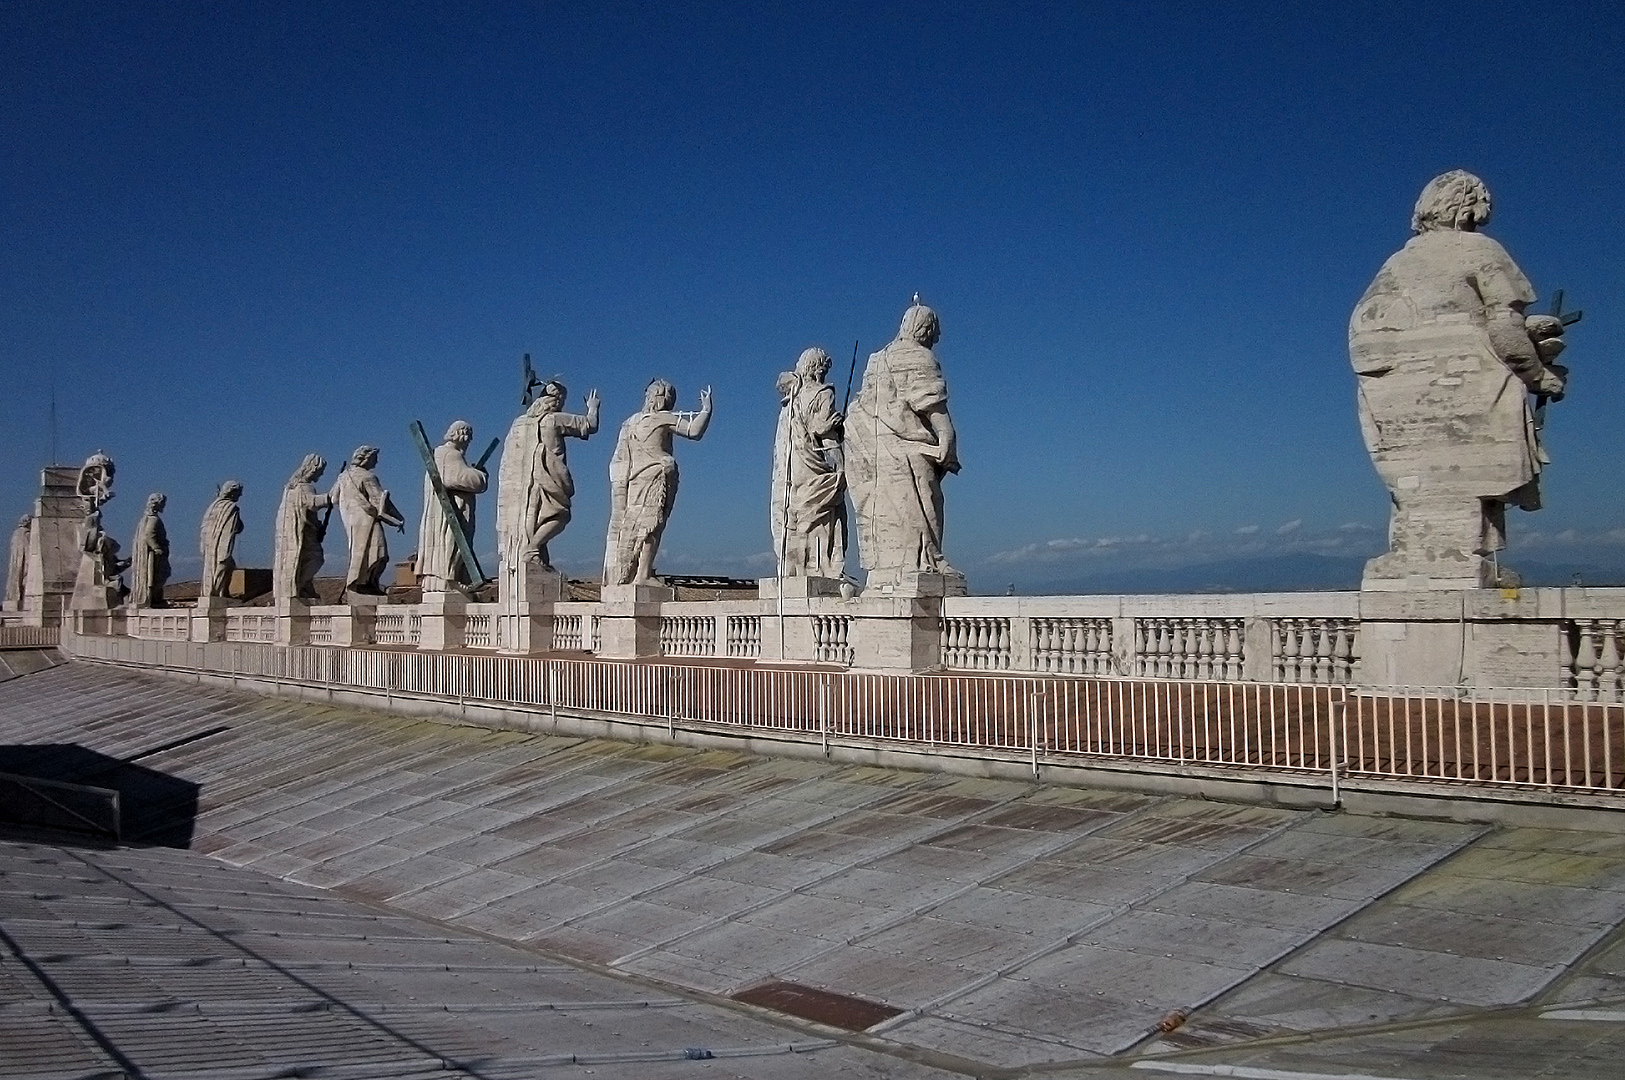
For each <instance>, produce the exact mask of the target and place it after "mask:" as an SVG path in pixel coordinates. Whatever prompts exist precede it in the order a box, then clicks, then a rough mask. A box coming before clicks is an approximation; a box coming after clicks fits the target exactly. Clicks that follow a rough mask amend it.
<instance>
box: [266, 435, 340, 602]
mask: <svg viewBox="0 0 1625 1080" xmlns="http://www.w3.org/2000/svg"><path fill="white" fill-rule="evenodd" d="M326 471H327V461H326V459H324V458H323V457H322V456H321V455H320V454H306V455H305V460H303V461H301V462H300V463H299V467H298V468H297V469H295V470H294V471H293V475H292V476H290V477H289V478H288V486H287V487H286V488H284V489H283V491H282V502H281V504H280V505H279V506H278V507H277V511H276V553H275V557H274V559H273V561H272V564H271V595H272V596H273V597H275V598H276V599H277V600H296V599H297V600H314V599H316V574H317V572H318V571H320V570H321V568H322V540H323V538H324V537H326V535H327V520H328V517H329V516H330V515H331V514H332V512H333V511H332V506H333V497H332V495H331V494H328V493H324V492H320V491H317V490H316V481H318V480H320V479H321V478H322V473H324V472H326ZM324 511H325V512H324Z"/></svg>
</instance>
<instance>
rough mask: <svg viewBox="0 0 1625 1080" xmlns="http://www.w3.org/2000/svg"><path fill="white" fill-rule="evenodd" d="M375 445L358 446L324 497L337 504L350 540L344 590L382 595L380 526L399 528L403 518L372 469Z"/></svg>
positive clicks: (385, 547) (385, 548)
mask: <svg viewBox="0 0 1625 1080" xmlns="http://www.w3.org/2000/svg"><path fill="white" fill-rule="evenodd" d="M377 465H378V448H377V447H373V446H358V447H356V449H355V453H353V454H351V455H350V464H349V466H348V467H347V468H345V469H344V470H343V471H342V472H340V473H339V475H338V479H336V480H334V481H333V489H332V490H331V491H330V492H328V497H329V498H331V499H332V500H333V504H334V505H335V506H337V507H338V510H339V517H340V518H342V519H343V521H344V533H345V536H346V538H347V539H348V540H349V543H350V562H349V566H348V568H347V569H346V570H345V574H344V588H345V591H346V592H351V593H358V594H360V595H362V596H382V595H383V592H384V588H383V576H384V570H385V569H386V568H387V567H388V566H389V542H388V540H386V539H385V537H384V526H385V525H390V526H393V527H394V528H397V529H401V528H403V525H404V520H405V519H404V518H402V517H401V512H400V511H399V510H398V509H396V508H395V502H394V500H392V499H391V498H390V497H389V492H388V491H387V490H385V488H384V485H383V484H382V483H380V482H379V480H378V474H377V473H376V472H375V471H374V470H375V469H376V468H377Z"/></svg>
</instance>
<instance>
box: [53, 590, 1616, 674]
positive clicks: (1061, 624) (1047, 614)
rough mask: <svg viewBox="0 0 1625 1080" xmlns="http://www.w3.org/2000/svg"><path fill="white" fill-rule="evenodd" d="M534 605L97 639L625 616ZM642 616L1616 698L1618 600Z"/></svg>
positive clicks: (386, 609) (582, 641) (757, 648)
mask: <svg viewBox="0 0 1625 1080" xmlns="http://www.w3.org/2000/svg"><path fill="white" fill-rule="evenodd" d="M216 604H217V605H218V602H216ZM535 608H536V611H535V612H534V613H533V615H532V616H530V618H532V619H533V620H534V626H535V627H536V629H535V630H533V631H532V634H531V637H530V639H529V640H531V641H532V642H545V643H546V644H545V645H539V644H538V645H533V647H532V648H530V649H528V650H526V649H520V650H514V649H512V648H505V647H504V646H503V644H502V641H501V638H500V634H499V629H500V625H501V619H502V615H501V613H500V610H499V606H498V605H497V604H474V603H467V602H464V601H462V600H461V598H455V599H453V600H452V601H445V600H437V601H436V602H434V603H423V604H417V605H411V604H388V603H384V604H356V605H330V606H320V605H305V604H287V603H285V604H283V605H281V606H278V607H271V608H259V607H255V608H244V607H229V608H228V607H223V606H212V607H211V606H209V605H207V604H206V605H204V606H203V607H200V608H198V609H196V610H193V609H189V608H184V607H180V608H166V609H161V610H141V611H128V610H121V611H120V612H118V613H116V617H114V618H110V619H109V620H107V621H106V623H105V624H104V625H103V626H100V627H97V628H94V630H93V632H97V633H110V634H114V635H121V636H128V637H132V638H137V639H147V640H155V641H186V640H193V641H222V640H223V641H238V642H246V643H260V644H271V643H277V644H300V645H304V644H309V645H331V646H361V645H376V646H385V647H393V648H404V649H421V650H425V651H436V650H463V649H467V650H477V651H492V652H514V651H520V652H524V651H530V652H584V653H601V652H602V646H603V639H602V636H601V632H600V624H601V622H602V621H603V620H604V619H605V618H610V617H612V616H613V617H615V618H626V616H625V615H624V614H615V613H613V612H609V609H608V608H606V607H605V605H602V604H598V603H583V602H565V601H558V602H552V603H546V604H537V605H535ZM606 612H609V613H608V614H606ZM635 618H637V619H641V620H646V621H647V623H648V626H649V630H648V636H647V638H645V639H640V640H646V641H647V642H648V643H649V644H648V646H647V648H648V649H649V652H648V655H651V656H667V657H684V658H717V659H727V660H732V661H735V662H746V663H749V662H755V661H763V662H767V663H779V662H789V663H795V662H802V663H812V664H820V665H833V666H838V667H851V668H856V669H859V670H879V671H898V670H911V671H928V670H933V669H939V668H940V669H946V670H949V671H965V672H988V673H1000V672H1008V673H1014V674H1019V673H1035V674H1054V675H1081V676H1095V677H1118V678H1134V679H1156V680H1173V681H1181V682H1252V683H1278V684H1300V685H1319V686H1332V685H1364V686H1417V687H1422V686H1425V687H1452V686H1455V687H1529V688H1549V689H1551V690H1554V691H1559V692H1561V693H1562V695H1563V696H1564V697H1565V698H1567V699H1569V700H1581V701H1600V702H1625V589H1581V588H1575V589H1528V590H1507V591H1505V592H1503V591H1501V590H1473V591H1469V592H1457V593H1423V594H1414V595H1409V594H1396V593H1364V594H1362V593H1354V592H1341V593H1259V594H1236V595H1218V596H1205V595H1197V596H1192V595H1186V596H1177V595H1169V596H1043V597H1010V596H981V597H976V596H972V597H945V598H944V597H937V598H923V599H922V598H890V597H882V598H865V597H862V596H859V597H849V598H843V597H840V596H838V595H830V596H822V595H815V596H800V597H786V598H783V599H780V598H776V597H772V596H767V597H763V598H761V599H752V600H726V601H704V602H695V601H688V602H676V601H663V602H662V601H659V600H656V601H653V602H651V603H648V604H646V606H645V607H644V608H640V609H639V613H638V614H636V615H635ZM79 632H81V633H85V632H92V631H90V630H87V629H86V628H84V627H81V628H79ZM641 647H643V646H640V648H641ZM638 655H644V654H643V653H641V652H640V653H639V654H638Z"/></svg>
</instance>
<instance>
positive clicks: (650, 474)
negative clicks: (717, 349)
mask: <svg viewBox="0 0 1625 1080" xmlns="http://www.w3.org/2000/svg"><path fill="white" fill-rule="evenodd" d="M676 403H677V390H676V388H675V387H673V386H672V385H671V383H669V382H667V381H666V380H664V379H656V380H655V381H654V382H652V383H650V384H649V388H648V389H647V390H645V391H644V395H643V411H642V412H639V413H634V414H633V415H632V416H631V417H629V418H628V419H627V421H626V423H624V424H622V425H621V434H620V437H619V438H618V439H617V440H616V442H615V455H614V457H612V458H610V462H609V501H610V506H609V536H608V539H607V540H606V542H605V544H604V584H605V585H633V584H637V585H643V584H648V583H649V582H650V581H651V580H652V579H653V577H654V562H655V555H656V553H657V552H659V550H660V535H661V533H663V532H665V530H666V521H667V520H668V519H669V518H670V517H671V508H672V504H673V503H674V502H675V501H676V499H677V459H676V458H674V457H672V454H671V445H672V444H671V437H672V435H673V433H675V434H678V435H681V436H682V437H683V438H685V439H698V438H700V436H702V435H704V434H705V429H706V427H707V426H708V425H709V424H710V423H711V388H710V387H709V386H707V387H706V388H705V389H704V390H701V391H700V411H699V412H697V413H677V412H672V411H671V409H672V406H673V405H675V404H676Z"/></svg>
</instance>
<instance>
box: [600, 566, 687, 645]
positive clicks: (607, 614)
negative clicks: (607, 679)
mask: <svg viewBox="0 0 1625 1080" xmlns="http://www.w3.org/2000/svg"><path fill="white" fill-rule="evenodd" d="M676 595H677V594H676V593H674V592H673V591H672V590H671V589H669V588H667V587H666V586H664V585H655V584H653V583H649V584H635V585H605V586H604V591H603V595H602V596H600V597H599V601H598V604H599V606H598V655H599V656H602V657H605V658H607V659H611V660H633V659H636V658H638V657H641V656H659V655H660V606H661V605H662V604H666V603H670V602H671V601H672V600H674V599H676Z"/></svg>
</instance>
